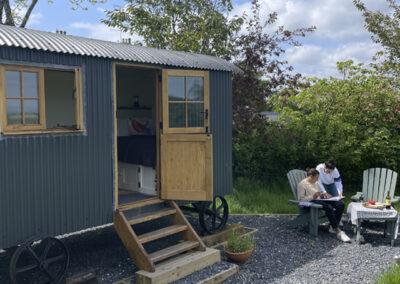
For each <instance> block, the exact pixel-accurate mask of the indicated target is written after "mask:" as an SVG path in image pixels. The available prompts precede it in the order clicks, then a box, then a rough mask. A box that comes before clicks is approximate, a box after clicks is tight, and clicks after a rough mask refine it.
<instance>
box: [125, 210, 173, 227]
mask: <svg viewBox="0 0 400 284" xmlns="http://www.w3.org/2000/svg"><path fill="white" fill-rule="evenodd" d="M175 213H176V209H173V208H165V209H162V210H157V211H153V212H148V213H144V214H141V215H138V216H135V218H131V219H130V220H128V222H129V224H131V225H135V224H139V223H143V222H147V221H150V220H154V219H158V218H161V217H164V216H168V215H172V214H175Z"/></svg>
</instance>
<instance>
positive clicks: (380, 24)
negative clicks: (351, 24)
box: [353, 0, 400, 86]
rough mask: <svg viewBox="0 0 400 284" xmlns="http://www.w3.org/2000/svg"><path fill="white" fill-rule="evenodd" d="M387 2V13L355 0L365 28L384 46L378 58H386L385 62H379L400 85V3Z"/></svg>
mask: <svg viewBox="0 0 400 284" xmlns="http://www.w3.org/2000/svg"><path fill="white" fill-rule="evenodd" d="M386 2H387V4H388V12H387V13H386V14H385V13H383V12H381V11H379V10H377V11H372V10H369V9H368V8H367V6H366V5H365V4H364V3H363V1H360V0H353V3H354V5H355V6H356V8H358V9H359V10H360V11H361V12H362V15H363V17H364V20H365V28H366V29H367V30H368V31H369V32H370V33H372V39H373V40H374V42H376V43H379V44H381V45H382V47H383V51H380V52H378V54H377V58H378V57H382V56H383V58H384V62H383V64H381V63H379V65H380V66H381V68H382V71H383V72H385V73H386V74H389V73H390V74H391V75H392V76H393V77H394V78H397V79H396V80H395V81H394V82H393V84H394V85H396V86H400V82H399V80H398V78H399V75H400V68H399V63H400V49H399V45H400V5H399V4H398V1H395V0H386Z"/></svg>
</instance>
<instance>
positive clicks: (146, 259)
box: [114, 198, 206, 272]
mask: <svg viewBox="0 0 400 284" xmlns="http://www.w3.org/2000/svg"><path fill="white" fill-rule="evenodd" d="M156 205H158V206H156ZM141 209H147V210H141ZM141 211H145V213H142V212H141ZM137 212H138V213H137ZM162 217H168V218H169V219H170V222H171V223H172V224H171V225H168V226H166V227H162V228H158V227H157V228H154V229H155V230H153V231H151V232H146V233H144V234H140V235H137V234H136V232H135V230H134V229H133V227H132V225H137V224H140V223H145V222H149V221H152V220H156V219H159V218H162ZM114 226H115V229H116V231H117V233H118V235H119V237H120V238H121V240H122V242H123V243H124V245H125V247H126V248H127V250H128V252H129V254H130V256H131V257H132V259H133V260H134V261H135V263H136V265H137V266H138V267H139V269H141V270H146V271H150V272H154V271H155V263H156V262H159V261H162V260H165V259H167V258H171V257H173V256H177V255H180V254H182V253H184V252H187V251H189V250H198V251H205V250H206V246H205V245H204V243H203V241H202V240H201V239H200V237H199V236H198V235H197V233H196V232H195V231H194V230H193V228H192V226H191V225H190V223H189V222H188V221H187V219H186V218H185V216H184V215H183V213H182V211H181V210H180V208H179V206H178V205H177V204H176V203H175V202H174V201H165V200H161V199H159V198H151V199H147V200H144V201H141V202H135V203H128V204H123V205H120V206H119V207H118V209H117V210H115V211H114ZM177 233H180V235H181V241H179V242H178V243H176V244H174V245H172V246H168V247H165V248H162V249H161V250H158V251H155V252H152V253H148V252H147V251H146V249H145V248H144V246H143V244H145V243H148V242H151V241H155V240H158V239H161V238H164V237H167V236H171V235H173V234H177Z"/></svg>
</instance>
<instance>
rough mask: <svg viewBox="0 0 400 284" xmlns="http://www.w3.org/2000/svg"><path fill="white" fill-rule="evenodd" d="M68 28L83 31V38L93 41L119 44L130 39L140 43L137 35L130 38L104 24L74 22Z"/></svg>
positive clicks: (126, 34) (127, 34) (128, 35)
mask: <svg viewBox="0 0 400 284" xmlns="http://www.w3.org/2000/svg"><path fill="white" fill-rule="evenodd" d="M70 28H72V29H76V30H85V31H86V34H85V35H83V36H86V37H89V38H94V39H101V40H107V41H114V42H117V41H118V42H121V40H122V39H123V38H131V39H132V42H134V41H137V40H139V41H141V40H142V38H140V37H139V36H137V35H133V36H131V35H130V34H129V33H124V32H121V31H120V30H118V29H115V28H111V27H109V26H107V25H105V24H102V23H100V24H98V23H97V24H94V23H88V22H75V23H72V24H71V25H70Z"/></svg>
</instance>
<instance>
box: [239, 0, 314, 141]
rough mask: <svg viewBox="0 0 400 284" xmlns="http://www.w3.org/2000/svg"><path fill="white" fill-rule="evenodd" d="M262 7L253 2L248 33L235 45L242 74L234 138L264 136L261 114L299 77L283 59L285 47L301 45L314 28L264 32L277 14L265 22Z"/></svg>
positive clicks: (240, 76)
mask: <svg viewBox="0 0 400 284" xmlns="http://www.w3.org/2000/svg"><path fill="white" fill-rule="evenodd" d="M259 11H260V4H259V2H258V0H254V1H253V2H252V17H251V18H250V19H249V20H248V21H247V28H246V30H247V31H246V32H245V33H243V34H241V35H240V36H239V38H238V40H237V42H236V48H237V50H238V52H239V55H238V56H237V57H236V60H235V63H236V65H238V66H239V67H240V68H241V69H242V70H243V73H237V74H234V76H233V130H234V136H235V137H239V136H240V135H241V134H242V133H243V134H250V133H251V132H253V131H254V130H257V133H258V134H259V135H264V134H265V129H266V120H265V119H264V118H263V117H262V116H261V112H262V111H263V110H265V108H266V101H267V100H268V98H269V97H271V95H272V94H274V93H276V92H278V91H280V92H281V94H283V89H284V88H285V87H289V88H291V89H293V88H296V87H297V85H298V83H299V78H300V77H301V76H300V74H293V73H292V71H293V67H291V66H290V65H288V62H287V61H285V60H283V59H282V55H283V54H284V53H285V50H286V49H285V48H287V47H289V46H299V45H300V42H299V41H298V40H297V38H299V37H304V36H306V34H307V33H310V32H312V31H314V30H315V27H310V28H299V29H296V30H293V31H290V30H287V29H285V28H284V27H283V26H280V27H278V28H277V30H276V31H275V32H273V33H271V34H268V33H266V32H265V31H264V30H265V28H266V27H267V26H271V25H273V24H274V23H275V22H276V20H277V18H278V15H277V13H272V14H270V15H269V18H268V19H267V20H266V21H265V23H264V24H263V23H261V20H260V17H259Z"/></svg>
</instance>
